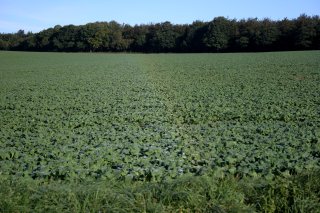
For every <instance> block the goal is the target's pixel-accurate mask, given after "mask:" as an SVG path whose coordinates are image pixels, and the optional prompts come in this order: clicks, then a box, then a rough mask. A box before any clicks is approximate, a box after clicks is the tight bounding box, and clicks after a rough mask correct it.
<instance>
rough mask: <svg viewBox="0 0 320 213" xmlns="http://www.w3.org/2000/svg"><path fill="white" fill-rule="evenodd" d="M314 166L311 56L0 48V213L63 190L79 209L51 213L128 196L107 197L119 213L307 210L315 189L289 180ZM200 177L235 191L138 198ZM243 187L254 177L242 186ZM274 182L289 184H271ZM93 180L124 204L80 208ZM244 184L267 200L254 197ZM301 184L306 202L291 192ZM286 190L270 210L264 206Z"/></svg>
mask: <svg viewBox="0 0 320 213" xmlns="http://www.w3.org/2000/svg"><path fill="white" fill-rule="evenodd" d="M319 167H320V51H306V52H279V53H241V54H240V53H232V54H90V53H23V52H0V177H1V180H2V182H3V184H2V185H1V186H0V195H1V198H2V199H1V200H2V201H0V211H14V212H24V211H28V210H30V209H31V208H32V209H33V210H34V211H40V212H41V211H43V210H44V209H48V210H51V211H57V212H59V211H60V210H61V209H58V207H56V208H55V207H52V205H54V202H53V201H52V200H54V199H58V198H65V197H68V196H69V195H66V193H67V192H66V191H63V189H62V188H63V187H70V188H68V189H67V191H68V190H69V191H71V192H72V193H73V194H74V196H75V198H74V199H75V200H76V201H77V203H78V205H75V207H74V208H73V207H70V206H69V207H65V208H62V207H61V208H62V210H63V211H68V212H69V211H74V212H80V211H82V212H88V211H91V210H92V209H93V210H92V211H94V212H98V211H100V212H104V211H105V212H119V211H120V207H117V208H118V209H117V208H116V207H115V206H114V205H113V204H114V203H116V202H115V201H114V202H113V203H112V201H110V200H112V199H114V200H116V201H119V200H121V199H124V200H125V199H128V200H129V198H132V200H133V201H132V202H134V203H132V205H131V204H130V205H131V206H129V207H128V206H127V207H128V209H127V210H124V209H125V205H124V204H123V203H121V202H120V201H119V202H120V204H119V202H118V204H119V205H120V206H121V205H122V207H123V208H121V209H122V210H124V211H134V212H161V211H165V212H166V211H169V212H177V211H186V212H188V211H191V212H194V211H196V212H197V211H198V212H202V211H209V209H210V211H218V212H219V211H220V212H224V211H227V212H229V211H231V212H232V211H233V212H241V211H243V210H244V209H246V210H248V209H251V210H252V211H263V212H273V211H278V212H279V211H288V212H289V211H292V212H295V211H300V212H304V211H305V212H310V211H316V210H317V209H318V207H320V204H319V203H320V201H319V197H318V196H319V195H320V192H319V191H320V190H319V184H320V180H319V179H316V180H314V181H318V182H317V184H316V186H317V185H318V186H317V187H318V188H317V187H315V189H314V191H312V189H311V188H312V187H311V188H310V189H306V187H304V186H300V185H299V184H308V183H309V182H308V180H310V179H312V178H309V179H308V178H306V177H313V176H312V174H313V173H314V172H318V171H319ZM304 174H305V176H303V175H304ZM300 175H301V176H300ZM280 177H281V178H282V179H279V178H280ZM299 178H300V179H299ZM304 178H305V179H304ZM301 179H302V181H301ZM213 180H214V181H218V182H217V183H216V182H215V183H212V184H216V185H215V186H216V187H217V190H218V189H219V187H221V188H222V189H226V187H227V186H228V185H234V188H232V190H234V192H238V194H237V193H236V194H235V195H234V197H233V198H234V199H233V200H232V199H231V198H230V197H232V196H233V195H232V196H231V195H230V194H228V193H229V192H228V191H225V192H224V193H222V192H219V193H220V195H219V193H218V192H217V191H215V193H218V195H219V196H220V197H221V196H222V197H223V195H225V196H229V198H227V197H226V199H230V200H228V201H225V203H224V200H223V199H222V198H221V200H219V199H212V197H214V196H212V197H211V200H214V201H215V202H216V203H215V204H214V203H211V204H206V203H210V202H211V201H210V199H209V200H206V199H207V198H204V197H201V199H200V198H195V199H194V200H204V201H203V203H200V204H199V203H197V204H194V206H192V205H191V204H190V203H192V202H193V201H194V200H192V198H194V197H193V196H192V195H191V194H192V193H194V194H196V193H195V192H194V191H192V190H191V191H189V194H188V193H187V192H188V190H186V192H185V193H186V194H184V195H182V194H178V195H177V194H176V195H172V199H171V200H170V201H168V199H167V200H166V199H165V198H163V197H161V196H160V195H159V194H161V193H155V195H154V196H150V197H148V199H147V198H146V197H145V196H144V197H143V196H142V198H144V201H145V202H146V203H147V201H148V202H149V204H148V205H147V204H145V205H144V204H141V205H140V200H141V199H142V198H140V197H139V196H138V195H139V194H142V195H144V194H143V192H145V191H148V190H147V189H150V190H151V189H152V190H154V191H156V189H158V188H157V187H161V186H162V187H163V188H166V187H168V186H170V187H172V188H173V189H175V190H177V191H179V189H180V188H179V189H177V188H174V187H179V186H177V185H178V183H181V182H182V183H181V185H183V184H186V183H188V182H192V183H198V184H200V185H201V182H205V181H208V182H209V183H211V182H210V181H213ZM244 180H246V181H244ZM298 180H300V181H301V182H302V183H301V182H297V181H298ZM312 180H313V179H312ZM179 181H181V182H179ZM254 181H258V182H259V183H260V185H259V184H258V183H257V186H256V185H255V186H252V188H250V186H249V185H250V183H252V182H254ZM261 182H262V183H264V184H265V185H264V186H265V187H262V188H259V186H261V184H262V183H261ZM279 182H280V183H283V184H292V185H290V187H288V186H289V185H288V186H287V185H281V186H283V188H281V189H278V188H277V184H278V185H279V184H280V183H279ZM93 183H97V184H98V185H99V186H97V185H94V186H92V187H90V184H93ZM108 183H110V184H108ZM229 183H230V184H229ZM86 184H87V185H86ZM101 184H102V185H101ZM117 184H118V186H117V187H115V185H117ZM161 184H162V185H161ZM170 184H171V185H170ZM223 184H225V185H226V186H222V185H223ZM310 184H311V183H310ZM312 184H314V183H312ZM312 184H311V185H312ZM120 185H121V187H122V189H121V190H123V191H121V192H119V190H118V188H119V187H120ZM187 185H188V184H187ZM191 185H192V184H191ZM258 185H259V186H258ZM262 185H263V184H262ZM311 185H310V186H311ZM62 186H63V187H62ZM310 186H309V187H310ZM1 187H2V189H1ZM59 187H62V188H59ZM104 187H105V188H108V187H109V188H108V190H109V191H105V194H103V193H101V194H102V195H101V196H100V195H99V196H100V197H103V196H106V194H112V192H113V193H115V192H117V193H118V194H121V195H123V196H125V195H126V196H128V198H123V197H122V198H121V196H120V198H112V199H111V198H110V199H109V200H108V199H107V198H106V197H103V198H101V199H100V200H98V201H96V203H95V202H93V201H92V200H94V198H95V194H98V193H97V191H99V189H101V188H104ZM112 187H114V188H115V189H114V188H112ZM148 187H149V188H148ZM196 187H199V186H198V185H197V186H196ZM206 187H209V185H207V186H203V187H202V188H204V189H205V188H206ZM212 187H214V186H212ZM246 187H247V188H246ZM257 187H258V188H259V190H260V191H261V192H263V193H264V195H263V196H266V199H264V198H260V199H258V198H257V200H255V198H254V196H258V195H257V194H258V192H257ZM268 187H269V188H268ZM77 188H81V191H82V192H83V191H85V190H88V194H89V195H88V196H89V197H85V193H84V194H81V193H80V192H79V191H77ZM290 188H291V189H290ZM313 188H314V185H313ZM95 189H96V190H97V191H95ZM116 189H117V190H118V191H115V190H116ZM253 189H254V190H256V191H255V192H256V193H257V194H255V195H252V193H253V194H254V190H253ZM294 189H296V190H301V193H300V194H298V193H297V194H294V193H293V192H291V191H290V190H292V191H294ZM45 190H47V191H45ZM90 190H93V191H90ZM101 190H102V189H101ZM112 190H113V191H112ZM134 190H136V191H135V192H133V191H134ZM139 190H140V191H139ZM163 190H164V189H163ZM250 190H251V192H248V191H250ZM272 190H273V191H272ZM281 190H287V191H286V192H282V191H281ZM303 190H309V191H308V192H309V193H310V196H309V197H306V198H304V197H299V196H300V195H301V196H302V195H305V194H306V193H305V191H303ZM111 191H112V192H111ZM162 192H163V191H162ZM272 192H273V193H274V196H272V195H270V193H272ZM280 192H281V193H283V194H281V193H280ZM54 193H56V196H57V197H56V198H50V199H52V200H50V199H49V198H48V197H49V196H50V194H51V195H52V194H54ZM59 193H60V194H59ZM72 193H71V194H72ZM79 193H80V195H79ZM117 193H116V194H117ZM128 193H129V194H130V193H132V196H131V197H130V196H129V195H128ZM168 193H169V192H168ZM181 193H182V192H181ZM241 193H242V194H243V197H241V196H242V194H241ZM250 193H251V194H250ZM277 193H280V195H278V196H279V197H278V199H277V200H276V201H274V200H273V201H272V199H274V198H277ZM290 193H291V194H292V193H293V194H294V195H296V196H293V198H292V197H290V196H289V195H288V196H289V197H288V198H285V199H283V200H285V201H284V202H285V204H283V203H282V204H283V205H282V204H281V205H282V206H281V205H280V204H275V203H273V204H272V202H279V201H281V199H282V198H283V197H285V195H287V194H290ZM137 194H138V195H137ZM157 194H158V195H157ZM198 194H199V196H202V194H201V193H200V192H199V193H198ZM222 194H223V195H222ZM29 195H30V197H29V199H27V198H28V196H29ZM40 195H41V196H40ZM161 195H162V194H161ZM218 195H216V196H218ZM37 196H38V197H37ZM99 196H98V195H97V197H99ZM156 196H159V197H156ZM179 196H181V197H179ZM219 196H218V197H219ZM237 196H238V197H237ZM239 196H240V197H239ZM250 196H251V197H250ZM115 197H117V196H115ZM155 197H156V198H155ZM175 197H178V198H179V199H178V200H175V199H174V198H175ZM4 198H5V199H4ZM149 198H150V199H149ZM267 198H268V199H271V201H270V200H268V199H267ZM30 199H31V200H32V199H35V200H37V202H38V204H39V203H40V204H41V205H40V204H39V206H37V203H36V204H34V203H33V204H32V203H31V201H30ZM46 199H47V200H46ZM86 199H88V200H90V199H91V200H90V205H89V204H88V203H85V202H84V201H86ZM184 199H185V200H184ZM292 199H293V201H292ZM66 200H68V199H66ZM146 200H147V201H146ZM33 201H34V200H33ZM40 201H42V203H41V202H40ZM91 201H92V202H91ZM209 201H210V202H209ZM50 202H51V205H50ZM74 202H75V201H74ZM141 202H142V201H141ZM194 202H196V201H194ZM197 202H198V201H197ZM199 202H200V201H199ZM212 202H213V201H212ZM237 202H239V203H241V205H240V204H239V206H241V208H240V207H239V209H237V208H236V207H235V206H234V205H233V204H236V203H237ZM70 203H72V202H71V201H70V200H69V201H68V203H64V205H65V206H68V204H70ZM124 203H125V202H124ZM257 203H258V204H257ZM86 205H87V206H86ZM40 206H41V207H40ZM87 208H88V209H87ZM90 209H91V210H90ZM319 209H320V208H319ZM248 211H249V210H248Z"/></svg>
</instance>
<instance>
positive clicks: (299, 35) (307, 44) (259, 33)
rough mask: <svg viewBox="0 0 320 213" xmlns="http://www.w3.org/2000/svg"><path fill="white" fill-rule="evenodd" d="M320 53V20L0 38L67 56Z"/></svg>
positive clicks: (15, 46) (89, 27)
mask: <svg viewBox="0 0 320 213" xmlns="http://www.w3.org/2000/svg"><path fill="white" fill-rule="evenodd" d="M311 49H320V17H319V16H307V15H305V14H303V15H300V16H299V17H298V18H296V19H291V20H289V19H283V20H277V21H274V20H270V19H263V20H259V19H257V18H250V19H242V20H235V19H228V18H225V17H216V18H214V19H213V20H212V21H210V22H202V21H195V22H193V23H192V24H184V25H179V24H172V23H170V22H163V23H158V24H147V25H135V26H130V25H126V24H119V23H117V22H115V21H111V22H95V23H89V24H86V25H81V26H75V25H67V26H60V25H57V26H55V27H54V28H49V29H46V30H43V31H41V32H39V33H31V32H29V33H25V32H24V31H23V30H19V31H18V32H17V33H12V34H11V33H10V34H0V50H19V51H20V50H22V51H65V52H90V51H92V52H93V51H94V52H156V53H159V52H242V51H282V50H311Z"/></svg>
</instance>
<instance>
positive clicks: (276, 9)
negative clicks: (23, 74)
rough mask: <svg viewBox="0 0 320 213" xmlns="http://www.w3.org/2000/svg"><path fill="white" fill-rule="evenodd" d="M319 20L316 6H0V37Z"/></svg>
mask: <svg viewBox="0 0 320 213" xmlns="http://www.w3.org/2000/svg"><path fill="white" fill-rule="evenodd" d="M302 13H305V14H307V15H311V16H312V15H320V0H104V1H103V0H0V32H6V33H8V32H9V33H10V32H16V31H18V30H19V29H23V30H25V31H26V32H27V31H32V32H38V31H41V30H43V29H46V28H49V27H54V26H55V25H58V24H59V25H68V24H74V25H80V24H86V23H89V22H96V21H111V20H115V21H117V22H119V23H126V24H130V25H135V24H149V23H158V22H164V21H170V22H172V23H175V24H185V23H192V22H193V21H195V20H201V21H210V20H212V19H213V18H214V17H217V16H225V17H227V18H230V19H233V18H236V19H242V18H259V19H262V18H271V19H273V20H278V19H283V18H285V17H287V18H289V19H292V18H297V17H298V16H299V15H301V14H302Z"/></svg>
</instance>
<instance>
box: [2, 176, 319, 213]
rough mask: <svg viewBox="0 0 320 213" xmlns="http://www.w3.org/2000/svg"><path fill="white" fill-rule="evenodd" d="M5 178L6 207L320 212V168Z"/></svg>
mask: <svg viewBox="0 0 320 213" xmlns="http://www.w3.org/2000/svg"><path fill="white" fill-rule="evenodd" d="M0 178H1V179H0V212H320V200H319V199H320V172H312V173H310V172H309V173H307V174H301V175H294V176H291V175H286V176H277V177H275V178H274V179H272V180H270V179H268V180H267V179H264V178H262V177H260V178H241V179H239V178H236V177H233V176H226V177H223V178H221V177H220V178H217V177H215V176H214V175H212V174H211V175H207V176H189V177H181V178H178V179H176V180H172V181H167V182H162V183H154V182H126V181H116V180H109V181H98V182H83V183H66V182H59V181H53V182H43V181H39V180H32V179H13V178H9V177H5V176H1V177H0Z"/></svg>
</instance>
